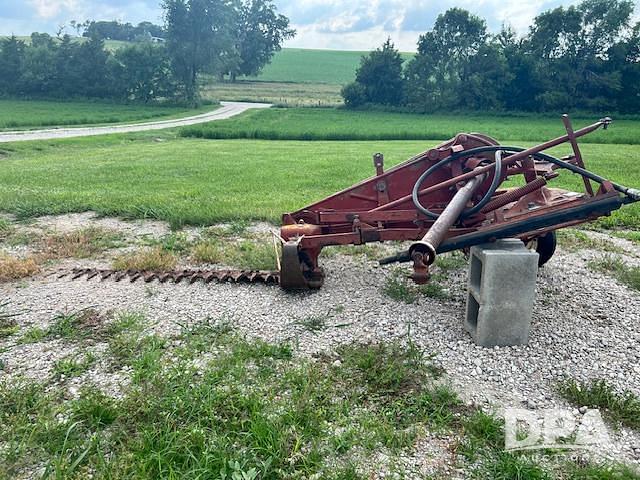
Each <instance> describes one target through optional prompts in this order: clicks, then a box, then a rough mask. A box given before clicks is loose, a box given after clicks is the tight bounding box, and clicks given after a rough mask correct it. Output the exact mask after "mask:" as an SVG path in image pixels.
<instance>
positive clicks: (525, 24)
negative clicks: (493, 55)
mask: <svg viewBox="0 0 640 480" xmlns="http://www.w3.org/2000/svg"><path fill="white" fill-rule="evenodd" d="M574 3H577V2H576V1H575V0H441V1H433V0H432V1H430V0H275V5H276V6H277V7H278V10H279V11H280V12H281V13H284V14H285V15H287V16H288V17H289V18H290V19H291V23H292V25H293V27H294V28H295V29H296V30H297V35H296V37H295V38H294V39H292V40H290V41H288V42H287V44H286V45H285V46H286V47H300V48H329V49H337V50H369V49H372V48H375V47H378V46H380V45H381V44H382V43H383V42H384V40H385V39H386V37H387V36H390V37H391V39H392V40H393V41H394V43H395V44H396V46H397V47H398V48H400V50H402V51H415V49H416V42H417V39H418V36H419V35H420V34H421V33H424V32H425V31H427V30H429V29H430V28H431V27H432V26H433V23H434V21H435V19H436V17H437V16H438V14H439V13H442V12H444V11H445V10H447V9H448V8H450V7H454V6H457V7H461V8H465V9H467V10H469V11H471V12H472V13H475V14H476V15H479V16H481V17H483V18H485V19H486V20H487V24H488V26H489V29H490V30H491V31H498V30H499V29H500V26H501V25H502V24H503V23H505V22H506V23H508V24H510V25H511V26H512V27H513V28H514V29H515V30H516V31H517V32H519V33H520V34H525V33H526V32H527V31H528V28H529V25H531V23H532V20H533V18H534V17H535V16H536V15H537V14H538V13H540V12H542V11H544V10H548V9H550V8H554V7H557V6H559V5H570V4H574ZM159 4H160V1H159V0H0V35H2V34H15V35H28V34H30V33H31V32H33V31H39V32H47V33H51V34H54V33H56V31H57V30H58V29H59V27H60V26H61V25H67V28H66V30H65V32H66V33H69V34H74V33H75V32H74V30H73V29H72V28H71V27H69V26H68V25H69V22H70V21H71V20H79V21H84V20H87V19H96V20H114V19H115V20H120V21H124V22H131V23H138V22H141V21H144V20H147V21H151V22H154V23H162V10H161V8H160V6H159Z"/></svg>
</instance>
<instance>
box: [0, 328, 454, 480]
mask: <svg viewBox="0 0 640 480" xmlns="http://www.w3.org/2000/svg"><path fill="white" fill-rule="evenodd" d="M116 323H120V325H119V326H118V330H119V333H118V334H117V335H114V337H112V338H111V339H110V342H115V340H114V339H113V338H115V337H117V336H121V337H122V338H121V339H120V340H119V341H118V342H117V343H118V344H120V345H122V344H124V343H126V344H127V345H129V346H130V348H127V349H124V350H116V349H115V348H112V349H111V350H110V351H111V352H112V353H114V352H115V353H116V355H118V356H119V358H124V363H123V364H126V365H131V366H133V368H132V373H131V378H132V383H131V385H130V386H129V387H127V388H126V390H125V391H124V392H123V393H122V395H121V396H120V397H119V398H118V399H116V398H113V397H111V396H108V395H106V394H105V393H104V392H101V391H100V390H98V389H96V388H95V387H91V386H89V385H87V386H85V388H83V389H82V390H81V392H80V395H79V398H77V399H73V400H67V401H65V400H63V397H64V389H60V388H58V387H50V388H45V387H44V386H41V385H38V384H35V383H30V382H26V381H19V382H11V383H9V382H0V435H1V436H2V438H3V441H4V444H3V445H4V446H5V448H3V449H2V450H0V476H3V477H13V476H15V475H16V474H17V473H18V472H20V471H24V470H25V469H27V470H30V469H33V468H35V467H40V466H42V467H43V468H44V469H45V472H48V473H47V474H46V475H45V476H47V475H50V476H55V477H58V478H69V477H74V476H82V475H83V472H87V471H90V472H91V473H92V476H94V477H96V478H104V477H109V478H125V477H126V478H130V477H136V478H140V477H144V478H160V477H167V476H170V477H172V478H196V477H198V478H201V477H213V478H240V479H244V478H265V479H273V478H285V477H286V478H301V477H307V478H308V477H309V476H312V475H316V476H317V478H336V479H337V478H357V479H361V478H362V479H364V478H368V475H367V474H366V473H367V471H368V470H369V469H370V468H371V466H370V465H368V464H364V465H359V466H356V465H355V464H354V463H353V459H354V455H358V456H360V455H361V452H363V453H364V454H365V455H367V456H373V455H374V454H375V453H377V452H378V451H379V450H380V448H383V449H385V451H388V452H390V454H392V455H394V454H397V453H399V452H401V451H403V450H404V449H406V448H409V447H410V446H411V445H412V444H413V441H414V440H415V438H416V435H417V434H418V432H419V426H420V425H431V426H434V427H436V426H437V427H438V428H444V429H447V428H449V427H450V426H452V425H454V423H455V419H456V416H455V410H452V409H455V408H457V407H456V405H459V401H458V400H457V398H456V396H455V394H454V393H453V392H451V391H450V390H448V389H446V388H445V387H443V386H437V385H434V384H433V379H434V378H435V377H434V375H433V373H432V370H431V369H430V366H429V363H428V360H427V359H426V358H425V357H424V356H423V355H422V353H421V352H419V351H418V350H416V349H415V348H411V347H410V348H405V347H402V346H400V345H396V344H394V345H370V346H366V345H353V346H345V347H343V348H342V349H341V350H340V351H339V355H340V356H341V358H342V365H340V366H336V365H335V364H332V363H330V361H329V360H330V359H326V360H325V359H323V358H321V359H319V360H317V361H311V360H305V359H300V358H293V356H292V350H291V348H290V347H289V346H288V345H286V344H267V343H264V342H260V341H248V340H245V339H243V338H242V337H239V336H237V335H235V334H233V333H232V332H229V331H228V330H227V329H225V328H218V327H216V326H215V325H213V324H210V323H204V324H201V323H197V324H192V325H189V326H185V329H184V331H183V332H182V333H181V334H180V336H179V337H178V339H179V340H180V342H179V345H180V346H179V347H177V349H174V350H173V351H172V352H171V354H170V355H169V352H168V350H166V348H165V347H154V348H151V347H148V345H147V344H145V343H141V340H142V339H143V338H145V337H144V336H142V337H141V333H140V329H139V328H138V326H139V325H138V323H137V321H133V322H130V321H129V320H126V319H125V320H122V321H118V322H116ZM114 325H115V324H114ZM136 325H138V326H136ZM124 337H128V340H127V341H124V340H123V338H124ZM110 346H111V344H110ZM136 346H137V348H136ZM200 352H207V353H208V355H209V357H207V358H209V359H210V360H208V361H206V362H204V363H199V364H198V366H196V364H194V363H193V361H194V360H196V359H197V358H200V357H199V355H200ZM59 370H60V371H66V372H70V373H71V374H72V375H75V374H77V372H78V368H77V367H76V365H75V364H69V365H61V366H60V367H59ZM106 452H109V453H108V455H106V454H105V453H106ZM394 452H395V453H394ZM374 468H375V467H374Z"/></svg>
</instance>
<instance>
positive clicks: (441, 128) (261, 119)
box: [181, 108, 640, 144]
mask: <svg viewBox="0 0 640 480" xmlns="http://www.w3.org/2000/svg"><path fill="white" fill-rule="evenodd" d="M598 119H599V117H597V116H595V115H594V116H591V117H584V116H582V117H578V118H573V119H572V120H573V125H574V129H576V130H577V129H578V128H579V127H583V126H586V125H589V124H592V123H594V122H595V121H597V120H598ZM459 132H482V133H485V134H487V135H490V136H492V137H494V138H496V139H498V140H499V141H500V142H503V143H504V142H505V141H531V142H542V141H546V140H549V139H551V138H555V137H558V136H560V135H564V133H565V131H564V127H563V125H562V122H561V120H560V117H559V116H558V117H551V116H539V115H522V116H497V115H496V116H482V115H473V114H469V115H462V114H458V115H454V114H451V115H443V114H434V115H418V114H406V113H389V112H375V111H350V110H346V109H338V108H325V109H304V108H271V109H268V110H260V111H253V112H248V113H246V114H244V115H242V116H239V117H236V118H232V119H229V120H225V121H222V122H212V123H208V124H200V125H196V126H192V127H187V128H185V129H183V130H182V132H181V134H182V135H184V136H188V137H201V138H218V139H223V138H255V139H267V140H442V139H448V138H451V137H453V136H454V135H456V134H457V133H459ZM581 141H582V142H588V143H611V144H639V143H640V120H626V119H623V120H618V121H614V123H613V125H612V126H611V127H610V128H609V129H608V130H607V131H603V130H601V131H598V132H594V133H592V134H590V135H588V136H587V137H584V138H583V139H582V140H581Z"/></svg>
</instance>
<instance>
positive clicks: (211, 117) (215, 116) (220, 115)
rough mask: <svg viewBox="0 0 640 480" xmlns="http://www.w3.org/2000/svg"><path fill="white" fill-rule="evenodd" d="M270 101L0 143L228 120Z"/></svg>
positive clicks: (10, 136) (1, 137)
mask: <svg viewBox="0 0 640 480" xmlns="http://www.w3.org/2000/svg"><path fill="white" fill-rule="evenodd" d="M270 106H271V105H269V104H266V103H243V102H222V107H220V108H217V109H215V110H213V111H211V112H207V113H203V114H200V115H194V116H190V117H185V118H179V119H174V120H158V121H155V122H146V123H136V124H128V125H110V126H102V127H98V126H96V127H77V128H58V129H46V130H30V131H13V132H2V133H0V143H3V142H19V141H27V140H52V139H57V138H73V137H89V136H94V135H107V134H111V133H133V132H145V131H149V130H162V129H165V128H175V127H183V126H187V125H194V124H197V123H205V122H211V121H215V120H224V119H227V118H230V117H233V116H235V115H239V114H241V113H243V112H245V111H247V110H249V109H254V108H269V107H270Z"/></svg>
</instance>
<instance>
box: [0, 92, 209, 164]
mask: <svg viewBox="0 0 640 480" xmlns="http://www.w3.org/2000/svg"><path fill="white" fill-rule="evenodd" d="M213 108H214V107H212V106H210V105H209V106H205V107H202V108H199V109H195V110H194V109H189V108H186V107H177V106H169V105H143V104H118V103H109V102H99V101H47V100H5V99H0V130H11V129H24V128H40V127H51V126H65V125H97V124H103V123H122V122H132V123H135V122H141V121H145V120H155V119H160V118H171V117H177V116H188V115H195V114H197V113H202V112H205V111H210V110H213ZM1 158H2V155H1V154H0V159H1Z"/></svg>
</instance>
